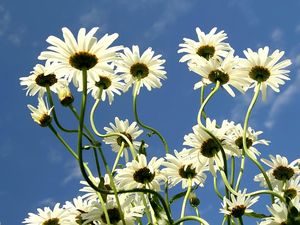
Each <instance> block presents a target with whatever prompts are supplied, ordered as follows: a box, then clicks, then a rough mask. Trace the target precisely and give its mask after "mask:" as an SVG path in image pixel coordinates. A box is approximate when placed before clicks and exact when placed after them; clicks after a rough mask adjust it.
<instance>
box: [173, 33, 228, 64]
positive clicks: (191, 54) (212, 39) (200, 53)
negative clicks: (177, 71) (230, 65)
mask: <svg viewBox="0 0 300 225" xmlns="http://www.w3.org/2000/svg"><path fill="white" fill-rule="evenodd" d="M216 32H217V28H216V27H214V28H212V29H211V31H210V32H209V33H208V34H205V33H204V32H203V31H201V29H200V28H199V27H197V28H196V33H197V37H198V41H194V40H192V39H189V38H184V39H183V40H184V43H181V44H179V47H181V49H179V50H178V53H186V54H185V55H184V56H182V57H181V59H180V60H179V62H194V63H195V62H196V63H198V60H199V59H201V58H202V59H206V60H209V59H211V58H217V59H220V57H225V56H226V55H227V54H228V52H229V51H230V50H231V47H230V45H229V44H228V43H224V42H223V41H224V40H225V39H227V34H226V33H225V32H224V31H223V30H222V31H219V32H218V33H216Z"/></svg>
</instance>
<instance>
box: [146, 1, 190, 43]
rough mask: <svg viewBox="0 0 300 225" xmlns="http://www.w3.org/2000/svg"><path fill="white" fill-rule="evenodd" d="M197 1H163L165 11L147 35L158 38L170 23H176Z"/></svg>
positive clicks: (162, 5)
mask: <svg viewBox="0 0 300 225" xmlns="http://www.w3.org/2000/svg"><path fill="white" fill-rule="evenodd" d="M195 2H196V1H192V0H190V1H182V0H169V1H161V3H160V4H161V7H163V8H164V9H163V12H162V13H161V16H160V17H158V18H157V20H156V21H155V22H154V23H153V24H152V26H151V27H150V29H149V30H148V31H147V32H146V33H145V37H147V38H149V37H151V38H156V37H157V36H159V35H160V34H161V32H163V31H164V30H165V29H166V28H167V27H168V26H169V25H170V24H172V23H175V22H176V20H177V19H179V18H180V15H182V14H184V13H186V12H188V11H189V9H191V8H192V7H193V5H194V4H195Z"/></svg>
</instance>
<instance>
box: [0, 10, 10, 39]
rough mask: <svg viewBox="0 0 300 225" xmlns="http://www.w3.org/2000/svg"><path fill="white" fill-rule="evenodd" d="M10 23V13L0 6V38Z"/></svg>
mask: <svg viewBox="0 0 300 225" xmlns="http://www.w3.org/2000/svg"><path fill="white" fill-rule="evenodd" d="M10 21H11V16H10V13H9V12H8V11H7V10H6V9H5V8H4V6H2V5H0V36H2V35H4V34H5V32H6V31H7V29H8V27H9V24H10Z"/></svg>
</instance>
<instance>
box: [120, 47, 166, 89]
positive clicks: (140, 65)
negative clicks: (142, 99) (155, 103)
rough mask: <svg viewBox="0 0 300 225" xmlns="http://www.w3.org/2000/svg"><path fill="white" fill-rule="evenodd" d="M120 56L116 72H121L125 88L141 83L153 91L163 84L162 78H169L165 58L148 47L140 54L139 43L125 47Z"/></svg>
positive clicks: (141, 85)
mask: <svg viewBox="0 0 300 225" xmlns="http://www.w3.org/2000/svg"><path fill="white" fill-rule="evenodd" d="M119 56H120V58H119V60H117V61H116V62H115V64H116V66H117V69H116V72H117V73H120V74H121V75H122V77H123V79H124V81H125V83H126V86H125V90H128V88H130V87H131V85H132V84H134V88H135V87H136V85H137V83H138V82H139V83H140V86H139V89H138V90H137V94H138V93H139V90H140V87H143V86H145V87H146V88H147V90H149V91H151V89H152V88H160V87H161V86H162V84H161V81H160V80H164V79H166V78H167V76H166V71H165V70H164V66H163V64H164V63H165V60H164V59H161V55H156V56H154V51H152V49H151V48H148V49H147V50H146V51H144V52H143V53H142V55H140V49H139V47H138V46H137V45H133V46H132V50H131V49H130V48H124V53H120V54H119Z"/></svg>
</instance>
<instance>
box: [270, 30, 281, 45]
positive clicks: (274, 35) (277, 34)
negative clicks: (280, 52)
mask: <svg viewBox="0 0 300 225" xmlns="http://www.w3.org/2000/svg"><path fill="white" fill-rule="evenodd" d="M271 39H272V41H273V42H275V43H276V42H281V41H282V40H283V31H282V29H280V28H275V29H274V30H273V31H272V32H271Z"/></svg>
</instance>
